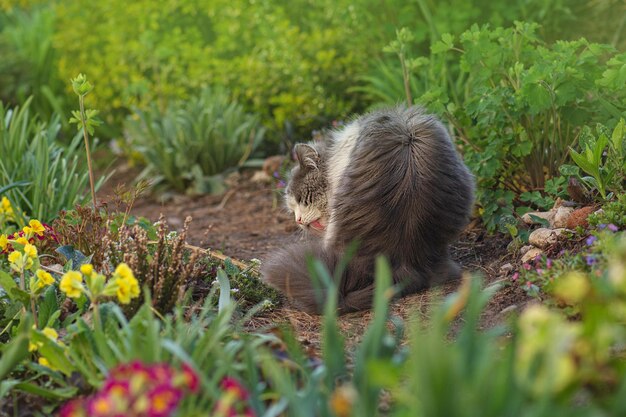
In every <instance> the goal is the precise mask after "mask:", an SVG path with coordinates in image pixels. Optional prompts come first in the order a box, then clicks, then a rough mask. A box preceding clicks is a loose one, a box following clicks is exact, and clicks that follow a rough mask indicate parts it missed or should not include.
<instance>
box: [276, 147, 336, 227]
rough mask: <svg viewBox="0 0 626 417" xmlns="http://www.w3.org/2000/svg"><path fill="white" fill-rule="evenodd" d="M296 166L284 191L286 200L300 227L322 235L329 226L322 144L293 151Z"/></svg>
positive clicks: (296, 148)
mask: <svg viewBox="0 0 626 417" xmlns="http://www.w3.org/2000/svg"><path fill="white" fill-rule="evenodd" d="M294 151H295V155H296V160H297V164H296V166H295V167H294V168H293V169H292V170H291V176H290V179H289V183H288V184H287V187H286V188H285V201H286V203H287V207H288V208H289V210H291V211H292V212H293V215H294V219H295V221H296V223H298V226H300V228H302V229H303V230H305V231H308V232H311V233H313V234H316V235H319V236H321V235H323V234H324V231H325V230H326V225H327V224H328V195H327V192H328V183H327V181H326V161H325V159H324V150H323V148H322V145H320V146H315V147H313V146H311V145H306V144H302V143H299V144H297V145H296V146H295V148H294Z"/></svg>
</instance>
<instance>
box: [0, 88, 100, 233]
mask: <svg viewBox="0 0 626 417" xmlns="http://www.w3.org/2000/svg"><path fill="white" fill-rule="evenodd" d="M30 103H31V101H30V100H27V101H26V103H25V104H24V106H22V107H15V108H8V107H5V106H4V105H3V104H2V103H0V154H2V159H1V160H0V183H1V184H15V186H14V187H13V188H9V189H4V192H3V194H4V195H5V196H6V197H7V198H8V199H9V200H10V202H11V204H12V205H13V209H14V212H15V220H16V221H17V223H18V224H19V225H20V226H23V225H25V224H26V223H27V219H28V218H29V217H30V218H37V219H40V220H41V221H43V222H47V223H49V222H51V221H52V219H54V218H55V217H56V216H57V213H58V212H59V211H60V210H62V209H68V208H71V207H73V206H74V204H76V203H78V202H84V201H86V200H87V198H86V197H84V196H83V191H84V189H85V187H86V186H87V181H88V173H87V171H86V170H85V169H84V168H83V165H82V164H83V163H84V162H83V159H82V157H81V152H80V140H81V138H80V136H76V137H74V139H72V141H71V142H70V143H69V144H68V145H67V146H62V145H60V144H58V143H57V141H56V139H57V137H58V134H59V129H60V123H59V118H58V117H56V116H55V117H54V118H53V119H52V120H51V121H50V122H48V123H45V122H41V121H39V119H38V118H37V117H36V116H33V115H32V114H31V110H30ZM102 181H103V179H101V180H100V181H98V184H96V187H99V186H100V185H101V183H102Z"/></svg>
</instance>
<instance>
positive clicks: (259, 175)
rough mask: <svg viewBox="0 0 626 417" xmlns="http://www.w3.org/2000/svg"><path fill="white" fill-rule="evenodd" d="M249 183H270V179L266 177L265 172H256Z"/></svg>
mask: <svg viewBox="0 0 626 417" xmlns="http://www.w3.org/2000/svg"><path fill="white" fill-rule="evenodd" d="M250 181H252V182H264V183H267V182H270V181H272V177H270V176H269V175H267V174H266V173H265V171H256V172H255V173H254V175H252V178H250Z"/></svg>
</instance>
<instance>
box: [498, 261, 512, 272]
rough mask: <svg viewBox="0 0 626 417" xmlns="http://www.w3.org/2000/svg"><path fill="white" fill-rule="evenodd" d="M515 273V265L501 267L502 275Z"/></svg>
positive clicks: (508, 264) (509, 264)
mask: <svg viewBox="0 0 626 417" xmlns="http://www.w3.org/2000/svg"><path fill="white" fill-rule="evenodd" d="M511 271H513V265H512V264H511V263H506V264H504V265H502V266H501V267H500V275H509V274H510V273H511Z"/></svg>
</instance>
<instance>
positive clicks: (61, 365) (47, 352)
mask: <svg viewBox="0 0 626 417" xmlns="http://www.w3.org/2000/svg"><path fill="white" fill-rule="evenodd" d="M30 338H31V341H32V342H33V343H37V344H38V345H39V348H38V351H39V353H40V354H41V356H43V357H45V358H46V359H47V360H48V361H49V362H50V365H51V366H52V367H53V368H56V369H58V370H59V371H60V372H62V373H63V374H64V375H66V376H70V375H71V374H72V372H74V371H75V370H76V368H75V367H74V365H73V364H72V362H71V361H70V360H69V359H68V358H67V355H66V354H65V348H64V347H62V346H60V345H59V344H57V343H56V342H55V341H53V340H51V339H50V338H49V337H48V336H46V335H45V334H43V333H41V332H40V331H38V330H33V331H32V332H31V334H30Z"/></svg>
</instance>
